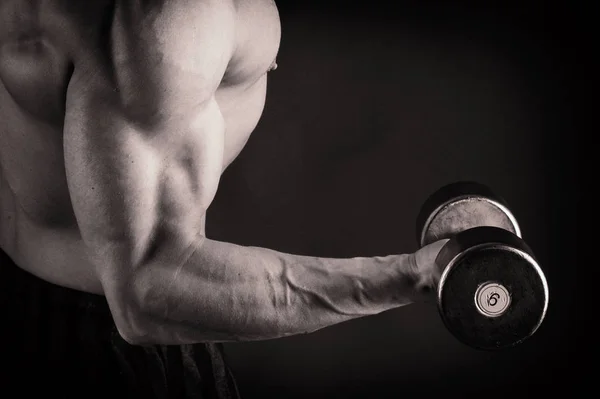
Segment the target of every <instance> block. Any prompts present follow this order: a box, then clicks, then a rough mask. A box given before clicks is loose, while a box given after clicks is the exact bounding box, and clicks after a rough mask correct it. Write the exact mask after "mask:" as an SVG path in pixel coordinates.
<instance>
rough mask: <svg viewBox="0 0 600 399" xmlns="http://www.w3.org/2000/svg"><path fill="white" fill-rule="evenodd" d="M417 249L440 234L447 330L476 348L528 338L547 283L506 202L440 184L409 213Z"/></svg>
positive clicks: (540, 316) (440, 296)
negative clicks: (415, 212)
mask: <svg viewBox="0 0 600 399" xmlns="http://www.w3.org/2000/svg"><path fill="white" fill-rule="evenodd" d="M417 236H418V241H419V245H420V246H421V247H422V246H424V245H427V244H429V243H432V242H434V241H437V240H440V239H444V238H448V239H449V241H448V242H447V243H446V245H444V247H443V248H442V250H441V251H440V253H439V254H438V256H437V258H436V262H437V263H438V265H439V266H440V267H441V268H442V269H443V272H442V276H441V278H440V282H439V285H438V289H437V301H438V309H439V312H440V315H441V317H442V320H443V321H444V324H445V325H446V327H447V328H448V330H449V331H450V332H451V333H452V334H453V335H454V336H455V337H456V338H457V339H458V340H459V341H461V342H463V343H464V344H467V345H469V346H471V347H474V348H477V349H487V350H493V349H502V348H507V347H512V346H515V345H517V344H519V343H521V342H523V341H524V340H525V339H527V338H528V337H530V336H531V335H533V333H534V332H535V331H536V330H537V329H538V327H539V326H540V325H541V323H542V321H543V320H544V317H545V315H546V310H547V308H548V284H547V282H546V278H545V276H544V273H543V272H542V269H541V268H540V266H539V265H538V263H537V261H536V259H535V256H534V254H533V252H532V251H531V249H530V248H529V246H528V245H527V244H526V243H525V241H523V239H522V238H521V231H520V228H519V225H518V223H517V221H516V219H515V217H514V216H513V214H512V212H511V211H510V210H509V208H508V206H507V204H506V202H505V201H504V200H503V199H502V198H500V197H499V196H497V195H495V194H494V193H493V192H492V191H491V190H490V189H489V188H488V187H486V186H484V185H482V184H478V183H474V182H459V183H453V184H450V185H447V186H444V187H442V188H441V189H439V190H438V191H436V192H435V193H434V194H432V195H431V196H430V197H429V198H428V199H427V201H425V203H424V204H423V207H422V208H421V211H420V213H419V216H418V218H417Z"/></svg>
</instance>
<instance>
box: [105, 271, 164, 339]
mask: <svg viewBox="0 0 600 399" xmlns="http://www.w3.org/2000/svg"><path fill="white" fill-rule="evenodd" d="M139 286H140V283H139V281H132V282H129V283H127V284H124V285H123V286H122V287H120V288H117V287H114V286H112V287H109V289H106V288H105V295H106V299H107V301H108V304H109V307H110V311H111V314H112V318H113V321H114V323H115V327H116V329H117V331H118V333H119V335H120V336H121V338H122V339H123V340H125V341H126V342H127V343H129V344H131V345H136V346H146V345H154V344H158V343H159V342H157V335H156V334H155V332H156V331H157V326H156V324H157V323H156V321H155V319H156V318H155V316H153V314H152V311H151V307H150V306H149V304H148V302H147V300H146V298H147V295H141V294H142V293H141V292H140V288H139Z"/></svg>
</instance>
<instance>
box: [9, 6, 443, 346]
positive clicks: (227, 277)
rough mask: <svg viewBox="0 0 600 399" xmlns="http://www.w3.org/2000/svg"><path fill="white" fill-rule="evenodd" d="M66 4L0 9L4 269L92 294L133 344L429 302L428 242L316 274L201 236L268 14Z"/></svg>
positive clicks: (245, 101) (271, 13) (337, 263)
mask: <svg viewBox="0 0 600 399" xmlns="http://www.w3.org/2000/svg"><path fill="white" fill-rule="evenodd" d="M78 4H79V6H78ZM81 4H82V2H75V1H65V0H48V1H41V0H34V1H29V2H22V1H20V0H2V1H0V81H1V83H2V85H0V120H2V121H3V122H2V124H0V165H1V169H0V217H1V222H0V245H1V247H2V249H3V250H4V251H5V252H6V253H7V254H9V256H11V258H12V259H13V260H14V261H15V262H16V263H17V264H18V265H19V266H20V267H22V268H23V269H25V270H27V271H29V272H30V273H32V274H34V275H36V276H38V277H40V278H42V279H44V280H46V281H49V282H51V283H54V284H57V285H61V286H65V287H70V288H74V289H77V290H81V291H85V292H91V293H96V294H101V295H105V296H106V299H107V301H108V303H109V306H110V309H111V312H112V314H113V318H114V320H115V323H116V325H117V328H118V329H119V332H120V333H121V335H122V336H123V338H124V339H126V340H127V341H128V342H130V343H133V344H155V343H158V344H183V343H197V342H209V341H213V342H214V341H232V340H235V341H239V340H258V339H271V338H277V337H283V336H287V335H293V334H300V333H307V332H312V331H315V330H318V329H320V328H324V327H327V326H330V325H333V324H337V323H340V322H343V321H346V320H350V319H353V318H357V317H363V316H368V315H373V314H377V313H380V312H382V311H385V310H388V309H392V308H395V307H399V306H403V305H406V304H409V303H412V302H416V301H422V300H428V299H430V297H431V295H432V294H431V291H432V288H433V287H434V286H435V284H436V283H437V281H438V278H439V274H440V273H439V270H438V269H437V267H436V266H435V262H434V259H435V256H436V255H437V253H438V252H439V249H440V248H441V245H442V244H443V242H437V243H434V244H431V245H429V246H427V247H425V248H423V249H421V250H419V251H418V252H416V253H413V254H398V255H389V256H382V257H370V258H352V259H325V258H316V257H308V256H297V255H292V254H284V253H280V252H277V251H273V250H269V249H265V248H256V247H243V246H239V245H234V244H230V243H224V242H217V241H214V240H211V239H210V238H208V237H206V235H205V229H204V220H205V212H206V210H207V209H208V207H209V206H210V204H211V202H212V200H213V198H214V196H215V193H216V190H217V188H218V184H219V179H220V176H221V174H222V172H223V171H224V170H225V168H227V166H228V165H229V164H230V163H231V162H232V161H233V160H234V159H235V158H236V156H237V155H238V154H239V152H240V151H241V150H242V148H243V146H244V144H245V143H246V141H247V140H248V137H249V135H250V134H251V132H252V130H253V129H254V128H255V126H256V124H257V123H258V120H259V118H260V115H261V113H262V110H263V106H264V101H265V91H266V82H267V73H268V72H269V70H271V69H273V66H274V62H275V60H276V56H277V51H278V47H279V41H280V35H281V30H280V23H279V18H278V13H277V9H276V7H275V5H274V3H273V2H272V1H271V0H198V1H192V0H176V1H166V0H154V1H144V2H142V1H119V0H117V1H115V0H95V1H89V2H86V6H85V7H82V6H81Z"/></svg>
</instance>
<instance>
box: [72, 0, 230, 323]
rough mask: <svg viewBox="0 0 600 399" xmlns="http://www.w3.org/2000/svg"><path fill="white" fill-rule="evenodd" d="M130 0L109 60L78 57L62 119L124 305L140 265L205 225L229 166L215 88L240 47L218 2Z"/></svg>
mask: <svg viewBox="0 0 600 399" xmlns="http://www.w3.org/2000/svg"><path fill="white" fill-rule="evenodd" d="M125 3H127V4H128V5H127V7H129V8H128V9H124V8H121V9H119V8H117V10H116V15H115V21H114V24H113V29H112V35H113V36H112V46H111V53H112V54H113V57H112V58H108V59H107V60H108V61H110V62H109V63H106V64H104V63H103V62H100V61H99V60H98V59H96V58H93V57H92V56H89V55H84V56H82V57H81V59H80V61H79V62H76V63H75V70H74V73H73V77H72V79H71V82H70V84H69V88H68V93H67V111H66V118H65V127H64V146H65V165H66V172H67V179H68V183H69V189H70V193H71V199H72V202H73V208H74V210H75V214H76V217H77V221H78V224H79V228H80V231H81V234H82V237H83V239H84V242H85V243H86V244H87V247H88V250H89V253H90V254H91V255H92V257H93V260H94V262H95V264H96V266H97V271H98V273H99V278H100V280H101V282H102V284H103V287H104V290H105V294H106V296H107V299H108V300H109V303H110V304H113V305H114V304H117V305H115V306H116V307H118V306H120V305H119V303H120V301H122V298H120V295H122V293H123V291H124V290H126V287H127V285H128V284H129V283H130V280H129V279H128V277H130V276H131V275H132V274H134V273H135V270H136V269H137V268H140V267H142V266H143V265H145V264H147V263H148V262H151V261H152V260H153V258H155V257H157V256H162V257H165V258H168V259H170V260H171V262H172V263H177V256H180V255H182V254H183V253H184V252H185V249H186V246H187V245H189V244H190V243H191V242H192V240H193V237H194V236H196V235H197V234H199V233H200V231H199V230H201V226H202V219H203V216H204V212H205V210H206V208H207V207H208V205H209V204H210V202H211V201H212V198H213V196H214V194H215V191H216V188H217V184H218V180H219V177H220V174H221V170H222V162H223V160H222V156H223V133H224V122H223V118H222V116H221V113H220V110H219V107H218V105H217V103H216V101H215V99H214V92H215V90H216V88H217V86H218V84H219V81H220V78H221V76H222V74H223V72H224V70H225V68H226V65H227V57H228V56H229V55H228V54H229V51H230V49H231V48H232V46H233V44H232V43H230V42H229V40H230V39H231V41H233V35H229V34H228V33H227V31H228V30H233V26H232V25H230V22H229V19H228V18H229V17H228V14H227V13H228V11H227V9H226V8H222V9H219V10H214V9H211V8H207V5H208V4H209V3H215V2H214V1H208V0H207V1H201V2H193V1H191V0H190V1H187V0H186V1H177V2H166V1H164V3H165V4H164V5H163V6H162V8H161V9H160V10H158V9H157V10H150V11H149V10H144V9H143V7H142V6H141V5H136V3H142V2H134V1H132V2H122V3H121V4H125ZM143 3H144V4H146V3H148V2H143ZM154 3H156V2H154ZM192 3H193V4H194V5H195V7H191V4H192ZM220 4H222V3H220ZM186 6H190V7H191V8H189V9H186V8H185V7H186ZM179 7H181V8H179ZM203 9H204V12H200V11H201V10H203ZM192 12H193V13H195V14H194V15H191V14H190V13H192ZM215 13H217V14H215ZM219 13H220V14H219ZM216 15H217V16H219V18H218V19H215V18H216ZM217 25H219V29H216V27H217ZM230 36H231V37H230ZM107 65H108V66H107ZM114 310H115V309H114V308H113V311H114ZM117 319H118V317H117Z"/></svg>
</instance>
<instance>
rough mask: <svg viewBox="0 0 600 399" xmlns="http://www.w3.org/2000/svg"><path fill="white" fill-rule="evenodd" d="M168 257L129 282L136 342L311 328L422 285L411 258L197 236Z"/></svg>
mask: <svg viewBox="0 0 600 399" xmlns="http://www.w3.org/2000/svg"><path fill="white" fill-rule="evenodd" d="M168 258H170V259H173V258H172V257H167V256H157V257H156V259H157V260H156V261H155V262H153V263H151V264H148V266H146V267H144V268H143V269H142V270H141V271H140V272H139V273H138V275H137V276H136V278H135V281H134V284H133V285H132V287H135V288H134V290H133V291H134V295H133V296H132V297H131V298H132V300H133V298H135V301H136V302H137V304H136V309H137V311H138V313H137V314H136V323H135V326H134V328H135V331H133V332H132V333H133V336H134V337H132V340H134V341H136V342H137V341H141V342H142V343H143V342H148V343H164V344H180V343H193V342H201V341H241V340H261V339H271V338H277V337H283V336H288V335H294V334H301V333H307V332H312V331H315V330H318V329H320V328H323V327H327V326H330V325H333V324H337V323H340V322H343V321H347V320H350V319H353V318H357V317H361V316H367V315H373V314H377V313H380V312H382V311H385V310H388V309H391V308H394V307H398V306H402V305H405V304H408V303H411V302H413V301H415V300H416V298H418V296H419V295H420V293H419V291H420V290H421V288H420V285H419V284H420V281H419V279H418V278H417V273H416V270H415V266H414V262H413V260H412V258H411V255H395V256H386V257H372V258H351V259H325V258H315V257H308V256H297V255H290V254H283V253H279V252H276V251H272V250H268V249H264V248H256V247H243V246H239V245H234V244H228V243H222V242H217V241H212V240H209V239H200V240H199V241H198V242H197V243H195V246H194V247H192V248H190V250H189V253H188V254H187V255H186V256H185V259H184V260H183V261H182V262H181V263H179V264H175V263H172V262H169V261H167V259H168ZM160 259H162V260H160Z"/></svg>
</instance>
